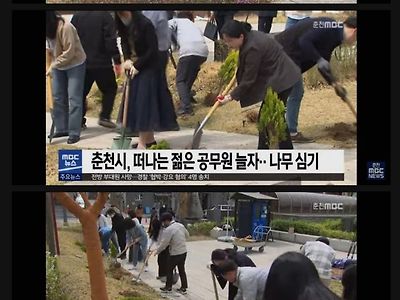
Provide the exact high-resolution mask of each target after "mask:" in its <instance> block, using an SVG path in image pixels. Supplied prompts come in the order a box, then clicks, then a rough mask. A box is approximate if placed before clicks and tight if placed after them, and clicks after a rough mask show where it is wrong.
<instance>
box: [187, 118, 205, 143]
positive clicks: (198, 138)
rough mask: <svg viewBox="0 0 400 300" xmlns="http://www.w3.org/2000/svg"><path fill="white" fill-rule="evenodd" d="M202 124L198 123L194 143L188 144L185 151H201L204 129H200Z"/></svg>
mask: <svg viewBox="0 0 400 300" xmlns="http://www.w3.org/2000/svg"><path fill="white" fill-rule="evenodd" d="M199 127H200V123H197V126H196V128H195V130H194V133H193V138H192V142H191V143H190V144H188V145H187V146H186V147H185V149H199V148H200V142H201V137H202V136H203V129H200V130H199Z"/></svg>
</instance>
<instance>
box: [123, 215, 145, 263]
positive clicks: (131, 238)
mask: <svg viewBox="0 0 400 300" xmlns="http://www.w3.org/2000/svg"><path fill="white" fill-rule="evenodd" d="M123 226H124V229H125V230H126V246H125V249H124V251H126V250H127V249H128V248H129V247H130V246H133V260H132V264H133V268H132V269H133V270H136V266H137V263H138V261H139V259H138V254H139V250H141V251H142V253H143V257H146V255H147V254H146V253H147V243H148V238H147V234H146V232H145V231H144V229H143V227H142V226H140V225H137V223H136V222H135V221H134V220H132V219H131V218H129V217H127V218H125V219H124V222H123ZM143 263H144V262H143Z"/></svg>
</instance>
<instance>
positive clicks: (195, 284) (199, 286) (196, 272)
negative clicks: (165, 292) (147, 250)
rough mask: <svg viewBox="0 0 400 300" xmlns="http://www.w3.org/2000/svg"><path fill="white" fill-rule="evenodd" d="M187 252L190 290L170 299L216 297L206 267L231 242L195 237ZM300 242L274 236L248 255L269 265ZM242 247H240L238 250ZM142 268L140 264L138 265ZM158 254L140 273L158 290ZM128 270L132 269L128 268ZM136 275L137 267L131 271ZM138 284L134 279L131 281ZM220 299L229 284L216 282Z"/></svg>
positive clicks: (296, 248) (257, 264) (224, 295)
mask: <svg viewBox="0 0 400 300" xmlns="http://www.w3.org/2000/svg"><path fill="white" fill-rule="evenodd" d="M187 248H188V254H187V258H186V267H185V269H186V274H187V278H188V286H189V287H188V290H187V291H188V294H187V295H184V296H183V295H179V294H178V293H173V295H172V296H171V297H169V299H176V298H178V297H177V296H178V295H179V298H178V299H182V300H185V299H189V300H194V299H196V300H209V299H215V293H214V288H213V284H212V278H211V272H210V271H209V270H208V269H207V267H206V265H207V264H208V263H209V262H210V256H211V252H212V251H213V250H214V249H217V248H222V249H224V248H232V244H231V243H225V242H219V241H216V240H205V241H193V242H188V243H187ZM299 248H300V245H299V244H293V243H288V242H283V241H278V240H275V241H274V242H267V245H266V246H265V250H264V252H263V253H259V252H256V251H253V252H250V253H249V254H248V255H249V257H250V258H251V259H252V260H253V261H254V263H255V264H256V266H257V267H270V265H271V264H272V262H273V260H274V259H275V258H276V257H278V256H279V255H281V254H283V253H285V252H287V251H298V250H299ZM241 250H243V249H242V248H239V251H241ZM346 255H347V253H345V252H336V257H337V258H342V257H346ZM121 264H122V267H124V268H125V269H128V268H129V267H131V266H132V265H130V264H129V265H128V263H127V260H123V261H121ZM138 267H139V268H138V269H139V270H140V267H141V265H138ZM157 270H158V266H157V257H154V256H151V257H150V259H149V271H148V272H143V273H142V274H141V276H140V278H141V280H142V281H143V282H144V283H146V284H148V285H149V286H150V287H152V288H154V289H155V290H156V291H159V288H160V287H162V286H164V284H163V283H162V282H161V281H159V280H157V279H156V276H157ZM128 271H129V270H128ZM129 272H131V273H132V274H133V275H134V276H137V274H138V271H129ZM132 284H135V283H132ZM179 287H180V281H178V283H177V284H176V285H174V287H173V289H175V288H179ZM217 289H218V296H219V299H221V300H222V299H227V295H228V287H225V289H224V290H222V289H221V288H220V286H219V285H218V282H217Z"/></svg>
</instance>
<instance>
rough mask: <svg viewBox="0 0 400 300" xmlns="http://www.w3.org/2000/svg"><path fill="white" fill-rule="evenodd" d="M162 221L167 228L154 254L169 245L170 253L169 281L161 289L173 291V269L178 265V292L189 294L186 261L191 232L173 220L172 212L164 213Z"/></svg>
mask: <svg viewBox="0 0 400 300" xmlns="http://www.w3.org/2000/svg"><path fill="white" fill-rule="evenodd" d="M160 221H161V223H162V224H163V226H165V227H166V228H165V230H164V231H163V233H162V237H161V241H160V244H159V246H158V248H157V249H156V250H154V251H153V252H154V256H156V255H159V254H160V253H161V252H162V251H163V250H164V249H166V248H167V247H168V246H169V254H170V256H169V258H168V269H167V282H166V283H165V287H162V288H160V289H161V291H162V292H164V293H171V292H172V283H173V282H172V281H173V271H174V269H175V267H176V266H178V271H179V277H180V279H181V287H180V288H179V289H177V292H179V293H181V294H183V295H185V294H187V291H186V289H187V288H188V283H187V278H186V272H185V261H186V255H187V248H186V239H187V238H188V237H189V232H188V231H187V229H186V228H185V226H183V225H182V224H181V223H177V222H175V221H173V217H172V215H171V214H170V213H164V214H163V215H162V216H161V218H160Z"/></svg>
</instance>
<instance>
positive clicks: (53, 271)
mask: <svg viewBox="0 0 400 300" xmlns="http://www.w3.org/2000/svg"><path fill="white" fill-rule="evenodd" d="M46 299H48V300H65V299H67V297H66V296H65V294H64V292H63V291H62V289H61V286H60V272H59V270H58V267H57V259H56V258H55V257H54V256H51V254H50V252H46Z"/></svg>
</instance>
